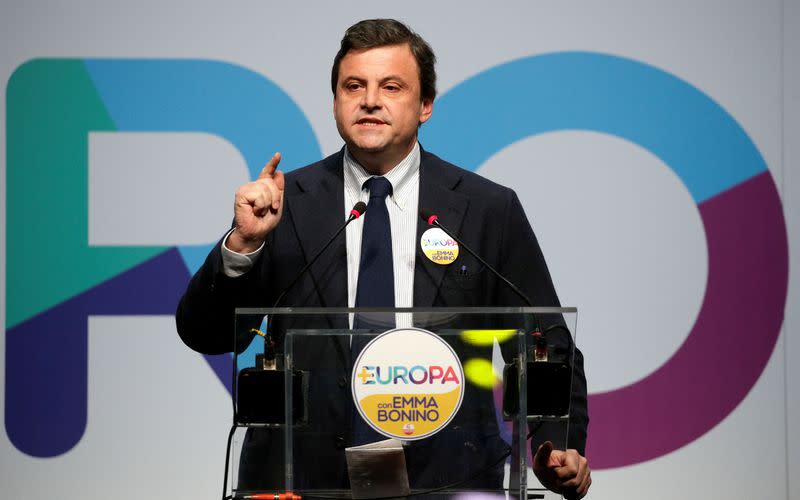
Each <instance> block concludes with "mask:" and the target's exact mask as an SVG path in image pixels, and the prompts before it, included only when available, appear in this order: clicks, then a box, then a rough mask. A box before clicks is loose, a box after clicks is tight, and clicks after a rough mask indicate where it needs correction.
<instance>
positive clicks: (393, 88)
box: [383, 85, 400, 92]
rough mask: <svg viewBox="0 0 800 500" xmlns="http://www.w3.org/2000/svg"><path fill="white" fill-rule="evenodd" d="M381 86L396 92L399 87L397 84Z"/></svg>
mask: <svg viewBox="0 0 800 500" xmlns="http://www.w3.org/2000/svg"><path fill="white" fill-rule="evenodd" d="M383 88H384V89H386V90H388V91H389V92H397V91H398V90H400V87H398V86H397V85H384V86H383Z"/></svg>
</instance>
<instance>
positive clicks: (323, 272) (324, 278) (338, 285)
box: [286, 152, 347, 307]
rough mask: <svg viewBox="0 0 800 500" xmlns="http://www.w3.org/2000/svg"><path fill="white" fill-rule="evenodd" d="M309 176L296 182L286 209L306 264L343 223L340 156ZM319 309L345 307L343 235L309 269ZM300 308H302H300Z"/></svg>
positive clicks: (325, 161) (344, 246)
mask: <svg viewBox="0 0 800 500" xmlns="http://www.w3.org/2000/svg"><path fill="white" fill-rule="evenodd" d="M314 168H315V169H316V170H315V171H314V172H313V175H307V176H304V177H300V178H299V179H296V180H295V182H296V183H297V189H298V191H299V192H298V193H297V194H295V195H294V196H288V197H287V198H286V203H287V205H288V208H289V212H290V216H291V218H292V223H293V225H294V228H295V231H296V233H297V237H298V240H299V243H300V247H301V249H302V251H303V255H304V257H305V260H306V262H308V261H309V260H310V259H311V258H313V256H314V255H315V254H316V253H317V252H318V251H319V250H320V249H322V247H323V245H325V243H327V242H328V240H329V239H330V238H331V236H333V233H334V231H336V230H337V229H338V228H339V226H341V225H342V224H343V223H344V221H345V219H344V215H343V214H344V187H343V180H342V153H341V152H340V153H339V154H336V155H333V156H331V157H329V158H326V159H325V160H323V161H322V162H321V164H320V165H319V166H317V167H314ZM309 273H310V274H311V278H312V279H313V280H314V287H315V288H316V290H317V294H318V297H319V303H320V305H322V306H323V307H347V250H346V239H345V235H344V233H342V234H340V235H339V236H338V237H337V239H336V241H334V242H333V243H332V244H331V246H330V247H329V248H328V249H327V250H326V251H325V252H323V253H322V255H320V257H319V259H318V260H317V262H315V263H314V265H313V266H311V269H309ZM300 306H302V305H300Z"/></svg>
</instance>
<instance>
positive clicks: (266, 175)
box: [258, 153, 281, 179]
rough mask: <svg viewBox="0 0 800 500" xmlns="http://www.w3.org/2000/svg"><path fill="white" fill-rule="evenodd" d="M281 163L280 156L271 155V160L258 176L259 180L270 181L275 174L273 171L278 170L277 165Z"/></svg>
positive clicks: (277, 154) (276, 154) (278, 154)
mask: <svg viewBox="0 0 800 500" xmlns="http://www.w3.org/2000/svg"><path fill="white" fill-rule="evenodd" d="M280 162H281V154H280V153H275V154H274V155H272V158H270V160H269V161H268V162H267V164H266V165H264V168H262V169H261V173H260V174H258V178H259V179H270V178H272V175H273V174H274V173H275V169H276V168H278V163H280Z"/></svg>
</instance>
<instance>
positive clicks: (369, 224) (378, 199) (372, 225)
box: [353, 177, 394, 354]
mask: <svg viewBox="0 0 800 500" xmlns="http://www.w3.org/2000/svg"><path fill="white" fill-rule="evenodd" d="M364 185H365V186H366V187H367V189H369V203H367V211H366V213H365V214H364V229H363V231H362V233H361V262H360V265H359V267H358V287H357V288H356V307H394V264H393V260H392V228H391V225H390V224H389V211H388V210H387V209H386V197H387V196H388V195H389V194H391V192H392V183H391V182H389V181H388V180H386V178H384V177H372V178H370V179H368V180H367V182H366V183H364ZM379 319H380V318H379ZM377 323H379V324H380V325H383V326H387V325H386V322H385V321H377ZM393 324H394V321H392V325H389V326H393ZM373 326H379V325H375V323H373ZM368 327H369V321H368V319H367V318H364V317H360V316H358V315H357V316H356V317H355V320H354V322H353V328H368ZM354 354H357V353H354Z"/></svg>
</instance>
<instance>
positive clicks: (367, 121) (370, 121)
mask: <svg viewBox="0 0 800 500" xmlns="http://www.w3.org/2000/svg"><path fill="white" fill-rule="evenodd" d="M356 125H364V126H367V127H378V126H380V125H386V122H384V121H383V120H379V119H377V118H362V119H360V120H358V121H356Z"/></svg>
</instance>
